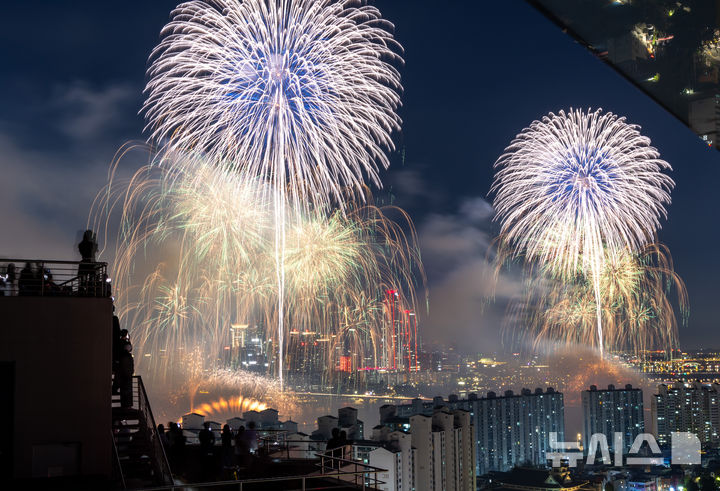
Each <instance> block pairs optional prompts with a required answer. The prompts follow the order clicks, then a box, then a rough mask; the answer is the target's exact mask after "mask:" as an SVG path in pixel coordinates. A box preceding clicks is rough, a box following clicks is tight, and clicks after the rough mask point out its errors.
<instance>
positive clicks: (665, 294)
mask: <svg viewBox="0 0 720 491" xmlns="http://www.w3.org/2000/svg"><path fill="white" fill-rule="evenodd" d="M526 273H527V277H528V282H527V285H526V292H525V295H524V298H523V299H522V300H520V301H519V302H517V303H515V304H514V305H512V306H511V315H510V316H509V317H510V319H511V324H513V325H514V324H515V323H517V324H520V325H521V326H524V327H525V328H527V330H529V332H530V333H531V334H533V339H534V340H535V341H534V344H535V347H536V348H537V347H538V345H539V343H543V344H544V343H555V344H557V343H560V344H561V345H584V346H595V343H596V341H597V336H596V334H595V328H596V312H597V305H596V304H595V293H594V287H593V284H592V280H591V278H589V277H588V275H587V274H585V273H584V272H583V271H578V272H577V274H576V275H575V276H574V277H573V278H568V277H564V276H557V275H556V274H554V272H553V271H552V269H548V268H540V269H539V270H538V269H536V270H532V271H527V272H526ZM673 292H674V293H675V294H676V295H677V299H676V303H677V304H678V306H679V307H680V316H681V318H682V319H683V320H684V319H686V318H687V311H688V299H687V292H686V290H685V285H684V283H683V281H682V279H681V278H680V277H679V276H678V275H677V273H676V272H675V271H674V268H673V263H672V258H671V256H670V253H669V251H668V250H667V248H666V247H665V246H663V245H661V244H651V245H648V246H646V247H645V248H644V249H643V251H641V252H639V253H631V252H629V251H627V250H626V251H624V252H622V253H618V254H616V255H615V256H614V257H612V258H611V257H606V258H605V268H604V269H603V271H602V274H601V281H600V298H601V299H602V303H601V305H600V310H601V314H602V321H603V330H604V341H605V346H606V348H607V349H610V350H617V351H621V350H631V351H633V352H635V353H637V354H641V353H643V352H644V351H646V350H650V349H658V348H659V349H670V348H673V347H675V346H677V340H678V336H677V327H678V322H677V318H676V314H675V311H674V308H673V303H674V302H673V301H671V297H670V294H671V293H673ZM569 325H570V326H573V327H574V329H568V328H567V327H568V326H569ZM514 327H517V326H514Z"/></svg>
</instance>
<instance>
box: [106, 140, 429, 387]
mask: <svg viewBox="0 0 720 491" xmlns="http://www.w3.org/2000/svg"><path fill="white" fill-rule="evenodd" d="M120 155H123V152H121V153H120ZM119 164H120V162H119V161H118V162H116V164H115V165H116V166H117V165H119ZM114 174H115V172H113V175H114ZM260 186H261V183H257V184H256V185H254V186H249V185H248V183H247V181H246V180H244V179H242V178H240V177H239V176H238V174H237V173H235V172H232V171H230V170H227V169H223V168H220V167H218V166H216V165H213V164H212V163H209V162H208V163H204V164H203V161H202V160H201V159H199V158H197V157H192V158H184V157H182V156H178V155H175V154H164V155H162V156H157V157H156V159H155V160H153V161H152V162H151V163H150V164H149V165H147V166H145V167H143V168H141V169H140V170H138V171H137V172H136V173H135V174H134V175H133V176H132V177H131V178H130V179H129V180H128V181H127V182H125V181H120V180H118V181H115V182H110V183H109V184H108V189H107V190H106V192H104V193H102V194H101V195H100V196H101V198H102V199H99V200H98V202H97V203H96V205H95V213H94V214H95V216H96V217H97V219H98V220H99V223H98V222H96V223H97V224H98V225H96V228H99V229H100V230H106V231H107V230H108V229H109V223H110V221H111V217H112V221H113V222H114V220H115V218H114V213H113V210H117V211H118V212H119V214H120V217H119V224H120V226H119V233H118V236H117V241H116V244H115V257H116V259H115V261H114V263H115V270H114V272H113V276H114V278H115V285H116V286H117V292H118V293H119V296H118V299H117V302H116V303H117V305H118V313H119V316H120V318H121V320H122V322H123V323H124V324H126V325H128V326H130V327H131V328H132V334H133V342H134V344H135V352H136V355H137V357H138V368H139V369H141V370H143V371H144V372H145V373H148V374H149V375H150V378H151V381H153V380H154V382H156V385H157V386H165V385H169V386H177V385H179V384H183V383H184V381H185V380H205V379H206V376H207V374H208V373H214V372H215V371H216V370H218V369H221V368H223V367H227V366H228V363H230V365H232V363H233V362H229V361H228V359H229V358H232V355H231V353H230V351H229V347H231V346H232V335H231V334H232V327H233V326H238V325H251V326H258V327H257V328H258V329H265V335H264V338H265V340H266V342H267V348H266V350H267V353H266V355H267V358H268V359H267V363H268V365H267V372H268V373H272V372H276V371H277V370H276V367H277V365H278V364H279V360H278V359H277V358H276V357H275V353H277V352H278V351H279V350H277V346H278V344H279V343H281V342H282V339H280V337H279V336H278V335H277V331H276V330H274V329H271V328H270V326H275V325H277V323H278V317H279V316H280V315H281V314H280V312H279V310H278V309H277V296H278V288H277V284H276V283H275V281H274V278H275V276H274V275H275V271H274V266H275V261H274V257H273V255H274V254H273V242H274V241H273V227H272V221H273V220H272V214H273V213H272V211H271V209H270V207H268V206H267V203H266V202H265V201H263V200H262V199H261V197H260V196H261V194H262V190H261V189H260ZM368 196H369V194H368ZM287 213H288V214H289V215H297V216H298V217H299V218H297V219H295V220H293V221H292V222H291V223H292V226H291V227H290V228H289V230H288V241H287V246H286V247H287V249H286V250H285V251H284V252H283V255H284V256H285V257H286V258H287V261H286V262H285V264H284V267H285V274H286V275H287V277H288V281H287V294H288V296H287V299H288V301H287V305H286V307H287V308H286V309H285V310H284V311H283V313H282V315H283V316H284V324H285V325H287V326H292V330H291V332H290V334H291V335H290V337H289V339H288V340H286V341H285V342H286V343H287V346H286V347H287V348H288V349H287V350H283V353H285V357H286V360H285V362H286V365H287V366H289V367H293V369H295V368H297V367H298V366H299V365H302V362H303V361H306V360H308V359H313V360H314V363H313V368H314V370H315V371H317V372H318V373H320V374H322V376H323V378H324V380H325V381H328V380H329V378H330V377H334V376H336V375H337V374H336V373H335V372H334V369H335V367H336V365H337V362H338V359H337V357H338V356H340V355H346V354H352V356H353V357H354V358H353V367H355V368H357V367H361V366H365V365H361V363H362V362H363V361H364V360H371V362H372V366H380V365H381V364H380V363H379V362H378V360H381V359H383V358H384V355H383V350H384V349H386V345H385V344H384V343H383V339H388V336H387V335H386V334H385V333H384V329H386V328H387V323H386V321H387V318H386V313H385V312H384V310H383V305H382V301H383V295H384V292H385V291H386V290H387V289H390V288H392V289H396V290H398V291H399V292H401V297H402V299H401V300H402V303H403V308H405V309H412V310H414V309H415V308H416V307H415V305H416V293H415V291H416V287H420V288H424V285H425V280H424V273H423V270H422V263H421V261H420V255H419V250H418V247H417V242H416V241H417V237H416V233H415V230H414V227H413V225H412V222H411V221H410V218H409V217H408V216H407V215H406V214H405V213H404V212H402V210H399V209H397V208H395V207H387V208H380V207H376V206H372V205H369V204H357V205H352V206H349V207H348V209H347V211H346V213H344V214H343V213H341V212H339V211H336V212H334V213H331V214H330V215H326V214H324V213H321V212H319V211H315V212H305V213H302V214H296V213H295V212H294V211H292V210H288V211H287ZM389 214H392V215H393V216H394V215H398V216H399V217H400V219H399V220H392V219H391V218H390V217H389ZM103 219H104V220H105V225H102V226H100V224H101V223H103ZM253 329H256V328H255V327H253ZM313 350H315V351H313ZM198 353H200V354H199V355H197V354H198ZM191 355H192V356H191ZM383 366H385V365H383ZM188 367H195V368H193V369H192V370H189V368H188ZM306 368H307V365H305V369H306ZM306 374H307V373H306ZM191 392H194V391H191ZM230 396H231V394H229V395H226V396H225V397H226V400H232V399H230V398H229V397H230ZM232 397H235V399H234V400H236V401H237V395H232Z"/></svg>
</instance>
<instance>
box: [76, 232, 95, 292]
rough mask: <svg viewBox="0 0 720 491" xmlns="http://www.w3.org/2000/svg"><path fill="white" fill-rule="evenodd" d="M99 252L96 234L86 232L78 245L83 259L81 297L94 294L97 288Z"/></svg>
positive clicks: (80, 275)
mask: <svg viewBox="0 0 720 491" xmlns="http://www.w3.org/2000/svg"><path fill="white" fill-rule="evenodd" d="M97 250H98V244H97V237H96V236H95V232H93V231H92V230H86V231H85V233H84V234H83V239H82V241H81V242H80V243H79V244H78V251H79V252H80V257H81V258H82V259H80V265H79V266H78V279H79V286H78V288H79V292H80V294H81V295H90V294H93V290H94V288H95V287H96V286H97V278H95V275H96V266H95V262H96V261H95V254H97Z"/></svg>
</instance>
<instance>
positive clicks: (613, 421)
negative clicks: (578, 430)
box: [582, 384, 645, 453]
mask: <svg viewBox="0 0 720 491" xmlns="http://www.w3.org/2000/svg"><path fill="white" fill-rule="evenodd" d="M582 404H583V412H584V417H585V425H584V429H585V433H584V434H583V445H584V446H585V448H586V449H587V448H588V443H589V442H590V437H591V436H592V435H593V434H596V433H602V434H604V435H605V438H607V443H608V446H609V447H610V450H611V451H613V452H614V451H615V448H614V441H615V440H614V435H615V433H616V432H619V433H622V435H623V453H628V451H629V450H630V447H631V446H632V444H633V442H634V441H635V438H636V437H637V436H638V435H639V434H640V433H644V432H645V419H644V418H643V396H642V390H641V389H634V388H633V386H632V385H629V384H628V385H626V386H625V388H624V389H616V388H615V386H614V385H608V388H607V390H598V388H597V386H595V385H591V386H590V390H586V391H583V393H582Z"/></svg>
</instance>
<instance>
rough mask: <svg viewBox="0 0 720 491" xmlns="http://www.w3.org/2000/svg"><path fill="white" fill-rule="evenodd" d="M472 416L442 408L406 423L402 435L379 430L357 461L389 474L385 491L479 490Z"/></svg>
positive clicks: (358, 447)
mask: <svg viewBox="0 0 720 491" xmlns="http://www.w3.org/2000/svg"><path fill="white" fill-rule="evenodd" d="M470 420H471V418H470V413H469V412H468V411H464V410H462V409H455V410H450V409H449V408H447V407H438V408H434V409H432V410H431V411H430V414H427V415H426V414H421V413H419V414H415V415H412V416H410V417H409V418H407V421H408V423H407V424H406V425H405V427H404V429H403V430H395V431H393V430H391V429H390V428H388V427H387V426H378V427H376V428H374V430H373V440H374V441H369V442H368V441H365V442H356V443H355V444H354V445H353V458H355V459H357V460H363V461H365V462H367V463H369V464H370V465H373V466H376V467H380V468H383V469H388V473H387V474H383V475H381V478H382V479H383V480H384V481H385V482H386V484H385V485H382V486H381V487H380V489H392V490H405V489H407V490H415V491H440V490H443V491H445V490H448V491H449V490H453V491H474V490H475V489H476V476H475V460H476V458H475V446H474V444H473V433H474V431H473V426H472V424H471V422H470Z"/></svg>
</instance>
